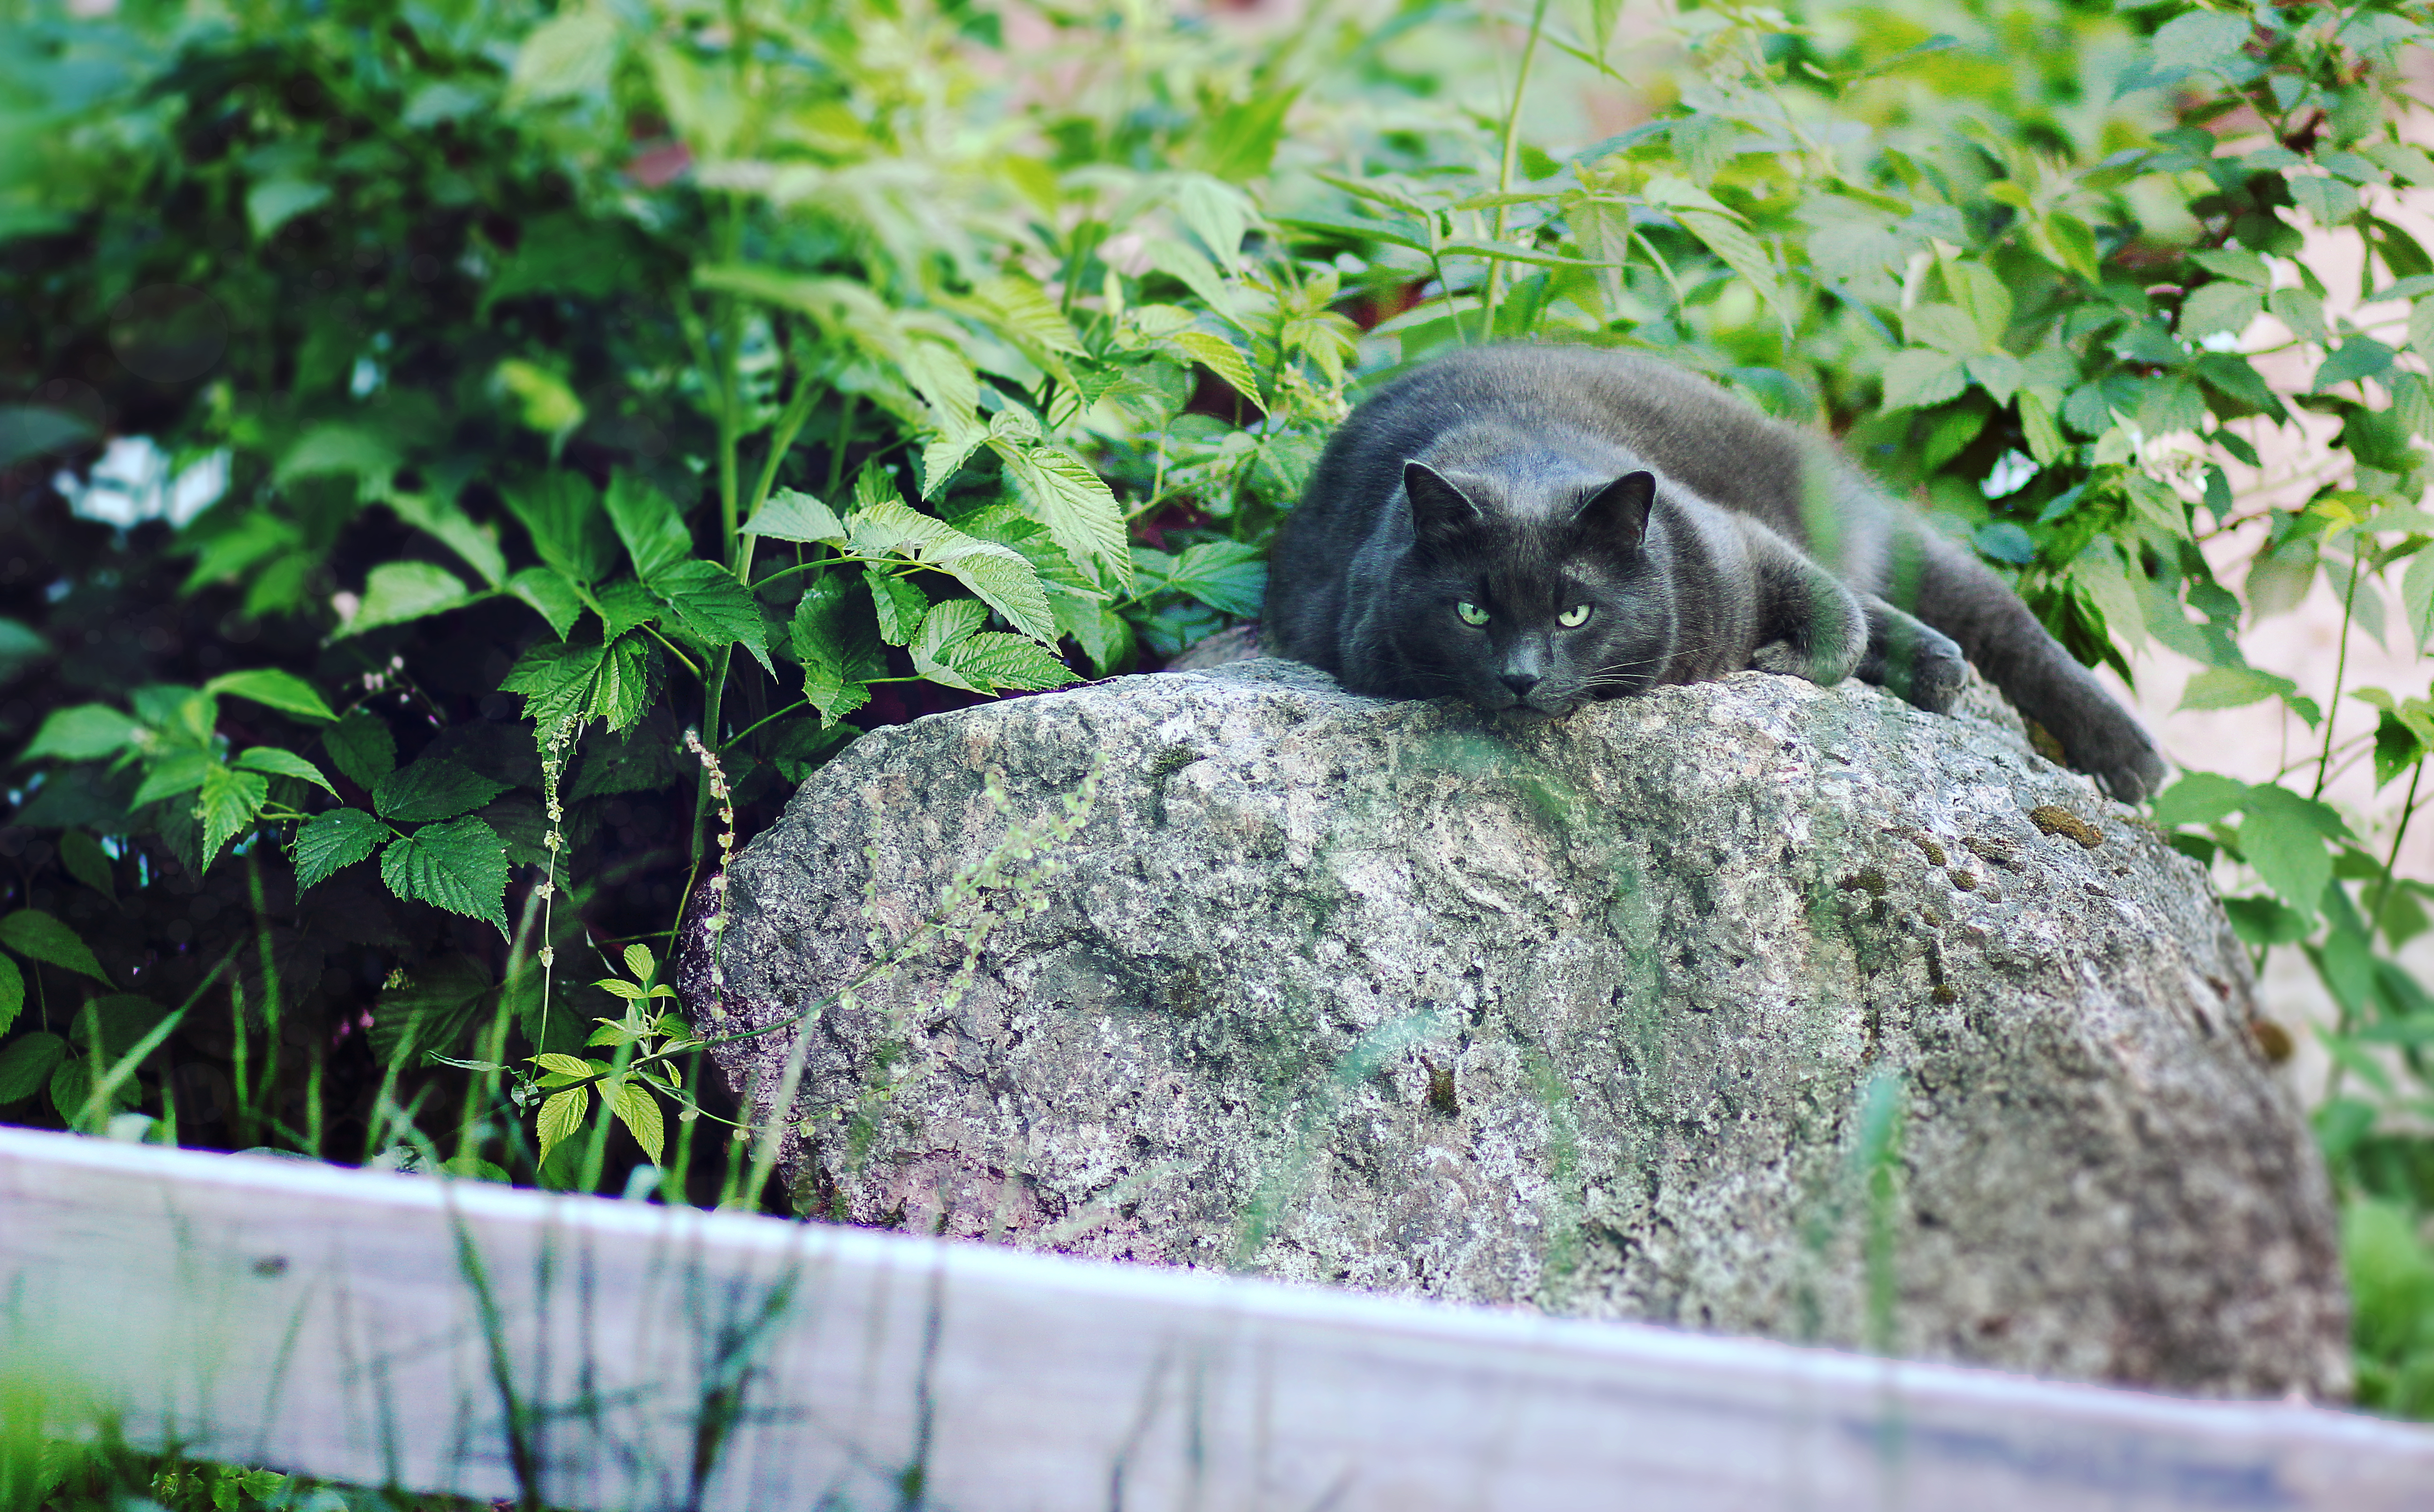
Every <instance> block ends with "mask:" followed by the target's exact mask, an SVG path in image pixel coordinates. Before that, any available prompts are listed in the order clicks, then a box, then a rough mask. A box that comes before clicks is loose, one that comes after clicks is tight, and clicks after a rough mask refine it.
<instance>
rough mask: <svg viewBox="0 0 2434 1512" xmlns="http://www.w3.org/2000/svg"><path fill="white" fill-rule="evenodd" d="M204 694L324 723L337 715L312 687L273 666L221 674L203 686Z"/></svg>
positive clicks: (295, 676)
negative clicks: (221, 695)
mask: <svg viewBox="0 0 2434 1512" xmlns="http://www.w3.org/2000/svg"><path fill="white" fill-rule="evenodd" d="M203 691H204V692H206V693H214V694H226V695H228V696H230V697H232V698H243V699H249V700H251V701H252V702H254V703H256V704H260V705H263V706H264V707H265V708H275V709H277V710H278V711H279V712H281V713H282V714H293V715H295V716H296V717H297V718H298V719H302V720H314V721H317V722H323V723H327V722H332V721H334V720H335V719H336V718H337V717H338V716H336V715H335V714H333V713H331V712H330V705H328V704H326V703H323V702H322V700H321V695H320V694H319V693H318V692H317V691H316V690H315V689H314V688H313V685H312V684H310V683H308V682H306V681H305V680H304V679H302V678H301V677H299V676H297V675H296V674H295V673H293V672H283V671H280V670H279V669H277V668H275V667H257V668H254V669H252V670H251V671H241V672H222V673H221V674H220V675H219V676H217V677H214V678H213V679H212V680H211V681H210V682H208V683H205V684H204V685H203Z"/></svg>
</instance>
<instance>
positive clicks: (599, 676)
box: [584, 631, 659, 733]
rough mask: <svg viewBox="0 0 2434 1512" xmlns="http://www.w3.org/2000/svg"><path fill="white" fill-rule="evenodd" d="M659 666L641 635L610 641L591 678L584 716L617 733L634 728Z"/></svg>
mask: <svg viewBox="0 0 2434 1512" xmlns="http://www.w3.org/2000/svg"><path fill="white" fill-rule="evenodd" d="M658 665H659V662H658V656H657V654H656V652H655V651H654V649H653V647H652V645H651V642H650V641H649V639H648V638H646V637H644V636H643V634H642V633H641V632H639V631H637V632H635V633H634V634H632V635H626V636H620V637H617V638H616V639H615V640H612V641H610V642H609V649H608V651H607V652H606V653H605V654H603V655H602V656H601V658H600V670H599V671H597V672H596V673H594V674H593V675H592V679H591V692H590V696H589V697H588V698H587V699H586V700H585V702H584V717H585V718H586V719H598V720H606V721H607V722H608V723H609V729H611V730H612V731H616V732H619V733H623V732H625V731H626V730H629V729H631V728H633V725H634V722H635V721H637V720H639V719H641V718H642V717H643V710H644V709H646V708H649V707H650V706H651V685H652V682H653V673H654V672H655V671H656V670H657V668H658Z"/></svg>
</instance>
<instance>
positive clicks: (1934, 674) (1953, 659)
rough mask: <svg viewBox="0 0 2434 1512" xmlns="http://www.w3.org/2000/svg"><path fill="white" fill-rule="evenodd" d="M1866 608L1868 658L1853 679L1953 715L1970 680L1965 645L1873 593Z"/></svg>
mask: <svg viewBox="0 0 2434 1512" xmlns="http://www.w3.org/2000/svg"><path fill="white" fill-rule="evenodd" d="M1860 607H1861V608H1862V609H1865V610H1866V611H1867V615H1868V654H1866V655H1865V656H1863V657H1861V658H1860V665H1859V666H1858V667H1857V668H1856V669H1854V670H1853V671H1852V673H1851V675H1852V676H1854V677H1857V678H1858V679H1859V680H1860V681H1861V682H1863V683H1874V684H1876V685H1877V687H1879V688H1883V689H1884V690H1885V691H1886V692H1888V693H1891V694H1893V695H1894V696H1895V697H1896V698H1902V699H1907V700H1908V701H1909V702H1911V703H1912V704H1914V705H1918V706H1919V707H1920V708H1923V709H1925V710H1927V711H1928V713H1930V714H1949V713H1951V712H1952V705H1953V701H1954V700H1955V699H1958V698H1959V697H1960V696H1961V689H1962V688H1963V687H1964V686H1966V685H1967V683H1968V681H1969V661H1968V658H1967V657H1966V656H1964V655H1963V654H1962V651H1961V646H1960V644H1959V643H1958V642H1957V641H1955V640H1954V639H1953V638H1952V637H1950V636H1947V635H1945V633H1944V632H1943V631H1941V630H1938V629H1936V628H1935V627H1934V626H1933V625H1930V624H1928V623H1927V622H1926V621H1925V620H1919V619H1916V618H1914V617H1912V616H1911V615H1907V614H1904V613H1903V612H1902V611H1900V610H1899V609H1896V608H1894V606H1893V605H1892V604H1890V603H1886V602H1885V601H1884V600H1882V599H1879V598H1877V596H1876V595H1874V594H1872V593H1863V594H1861V595H1860Z"/></svg>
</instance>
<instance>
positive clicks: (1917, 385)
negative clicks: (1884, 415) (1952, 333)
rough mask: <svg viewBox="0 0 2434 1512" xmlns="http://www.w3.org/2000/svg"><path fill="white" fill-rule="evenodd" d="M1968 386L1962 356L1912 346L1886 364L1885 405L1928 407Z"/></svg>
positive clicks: (1895, 408)
mask: <svg viewBox="0 0 2434 1512" xmlns="http://www.w3.org/2000/svg"><path fill="white" fill-rule="evenodd" d="M1968 386H1969V375H1968V372H1967V370H1966V369H1965V368H1964V367H1963V365H1962V362H1961V359H1959V358H1958V357H1955V356H1953V355H1952V354H1951V353H1950V352H1945V351H1933V350H1929V349H1928V348H1911V350H1909V351H1905V352H1902V353H1900V354H1899V355H1897V356H1895V357H1894V360H1893V361H1892V362H1890V363H1887V364H1886V365H1885V398H1884V407H1885V408H1886V409H1889V410H1923V409H1930V408H1932V407H1934V406H1935V405H1938V404H1941V403H1943V402H1945V400H1946V399H1958V398H1959V397H1960V395H1961V391H1962V390H1963V389H1964V388H1966V387H1968Z"/></svg>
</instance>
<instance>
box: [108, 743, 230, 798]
mask: <svg viewBox="0 0 2434 1512" xmlns="http://www.w3.org/2000/svg"><path fill="white" fill-rule="evenodd" d="M217 765H219V758H218V757H216V756H213V755H212V754H211V753H210V752H208V751H197V750H193V749H184V748H181V749H177V750H172V751H169V752H166V753H165V754H156V755H154V756H152V757H151V758H150V759H149V760H147V761H146V763H145V768H144V781H143V782H142V783H141V784H140V785H138V786H137V788H136V790H135V796H134V797H132V798H130V799H129V800H128V807H130V808H141V807H144V806H145V805H146V804H154V803H159V802H160V801H161V800H162V799H163V798H174V797H176V796H177V795H178V794H180V793H181V792H192V791H194V790H196V789H197V788H199V787H201V786H202V785H203V777H204V775H205V773H209V772H210V771H211V770H212V769H213V768H214V767H215V766H217Z"/></svg>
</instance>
